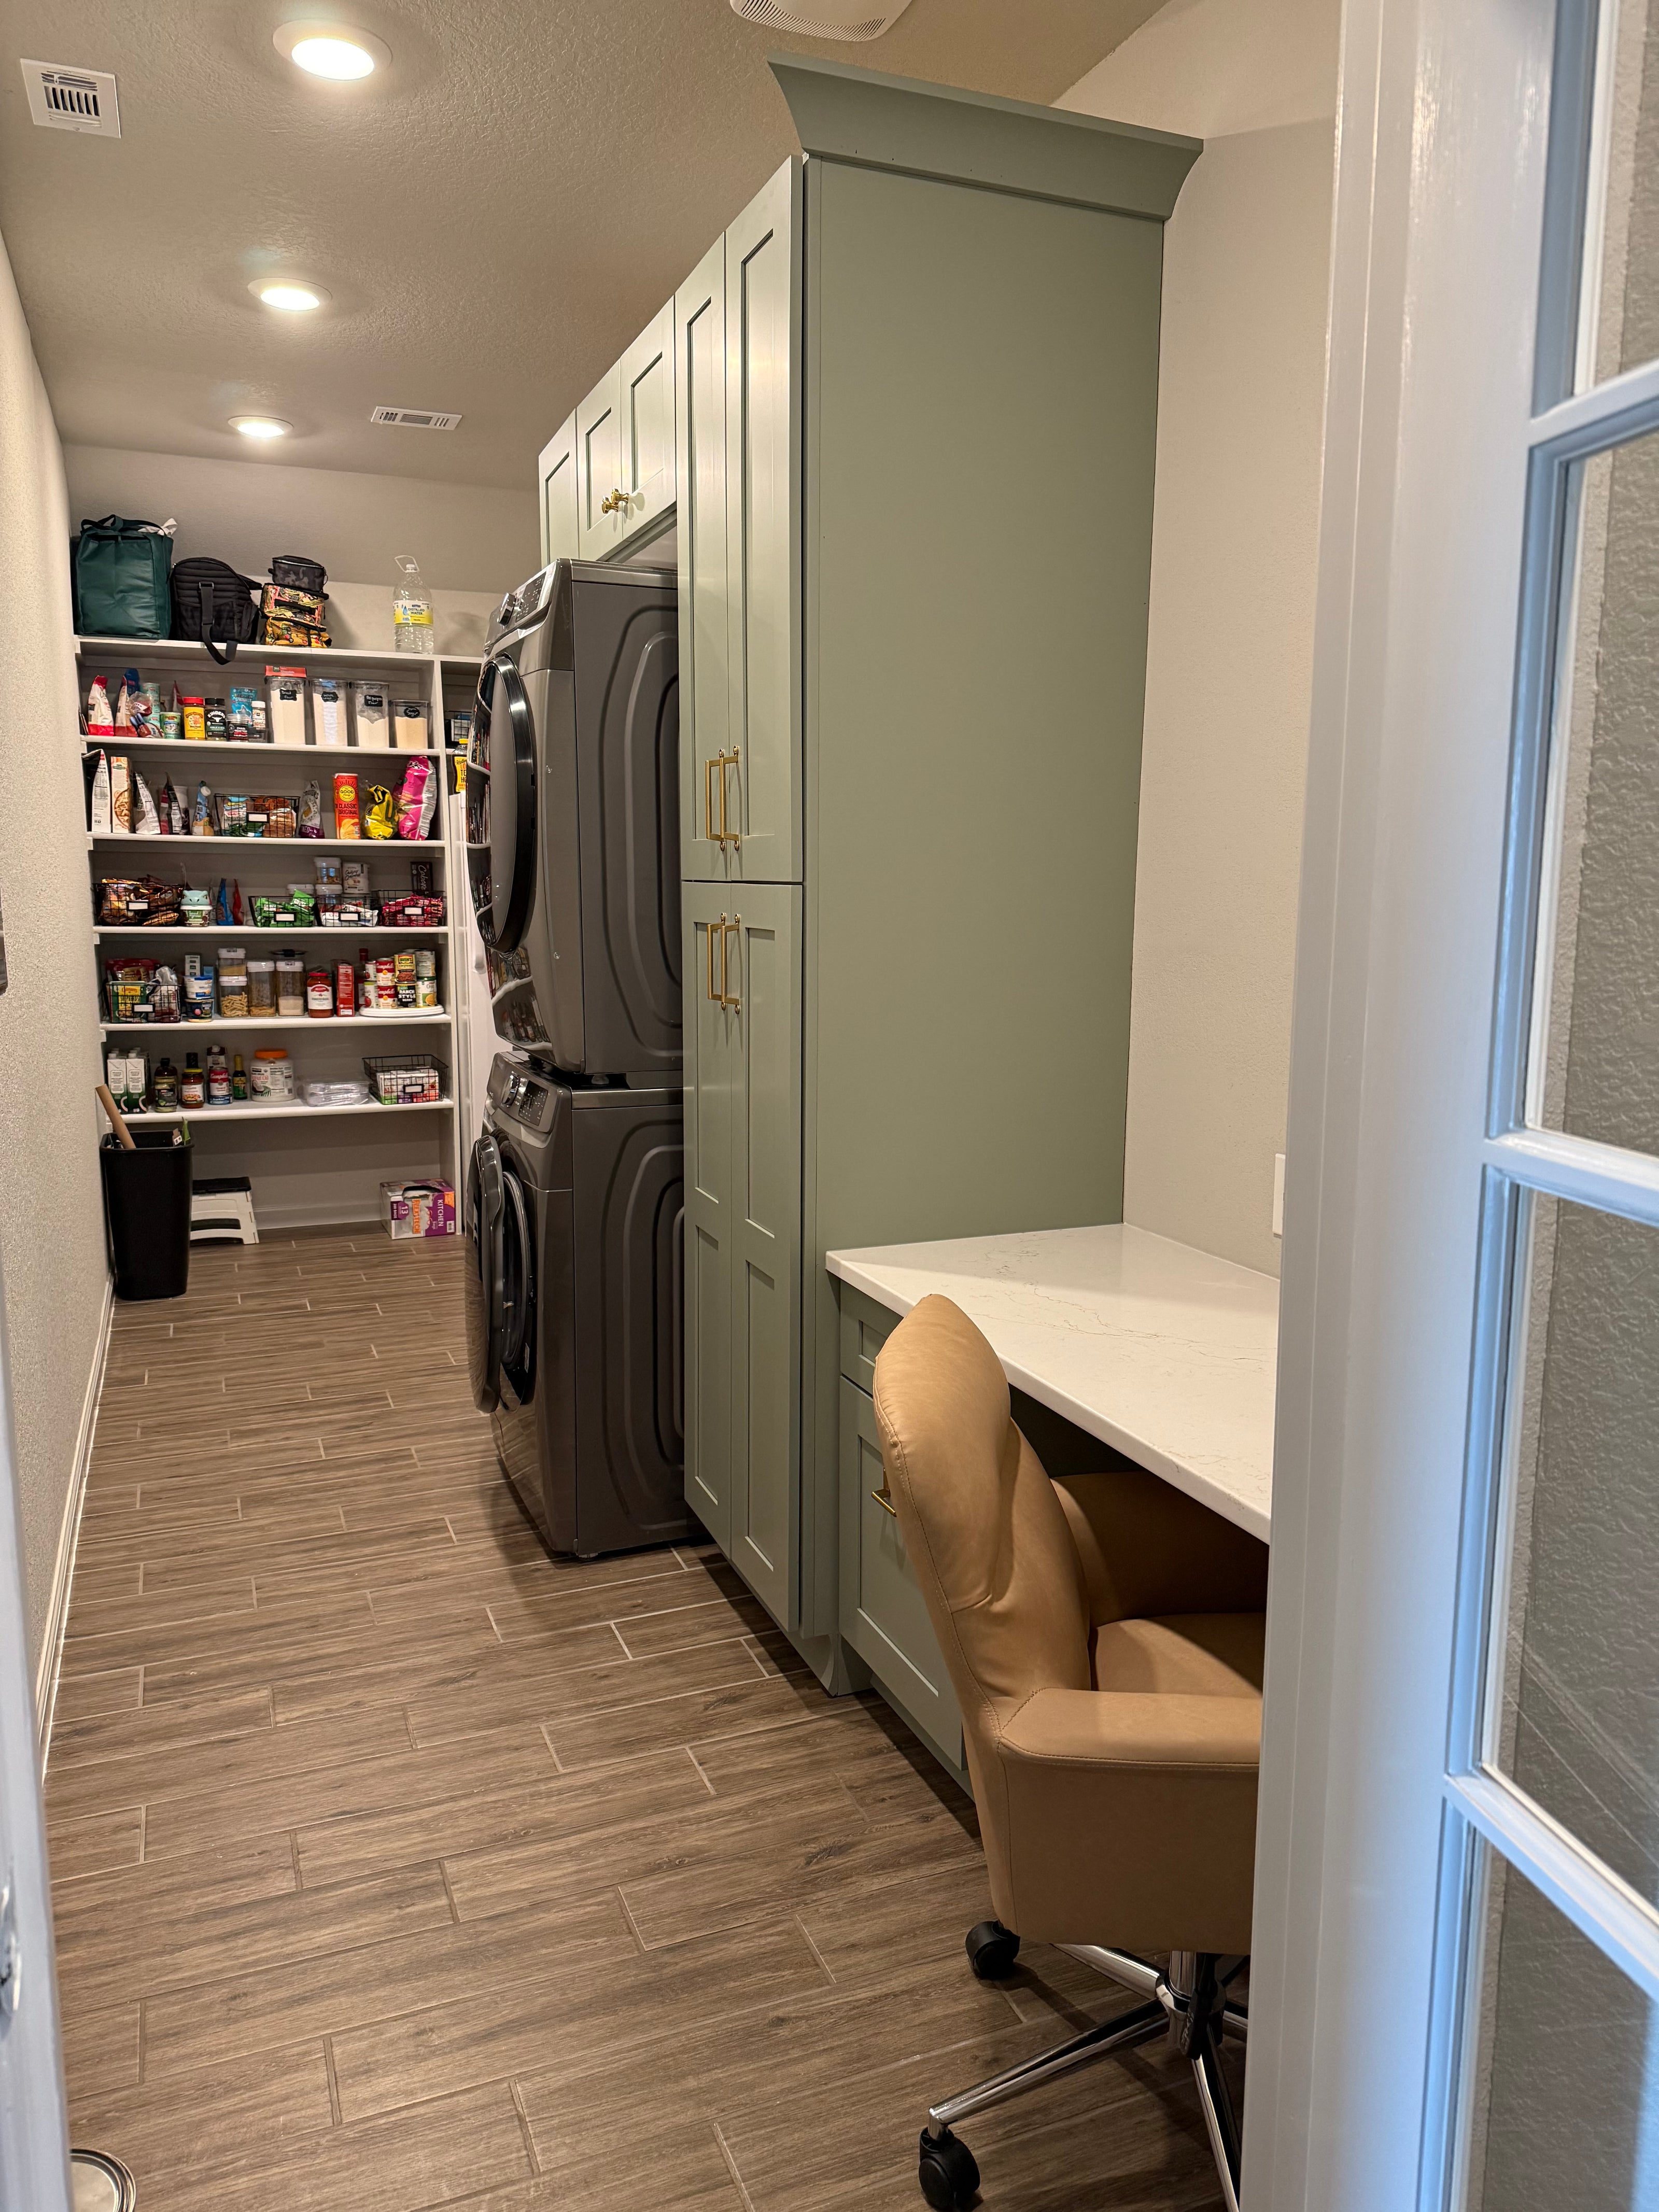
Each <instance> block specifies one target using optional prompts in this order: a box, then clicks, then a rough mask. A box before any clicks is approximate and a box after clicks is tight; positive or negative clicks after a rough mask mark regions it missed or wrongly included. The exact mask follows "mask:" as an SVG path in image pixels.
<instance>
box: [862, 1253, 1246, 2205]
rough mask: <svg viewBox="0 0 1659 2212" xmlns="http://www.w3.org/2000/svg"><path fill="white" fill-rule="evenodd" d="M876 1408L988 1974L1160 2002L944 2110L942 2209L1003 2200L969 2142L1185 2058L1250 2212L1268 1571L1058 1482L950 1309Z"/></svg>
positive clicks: (1218, 2148) (1097, 1492)
mask: <svg viewBox="0 0 1659 2212" xmlns="http://www.w3.org/2000/svg"><path fill="white" fill-rule="evenodd" d="M875 1401H876V1419H877V1421H878V1424H879V1426H880V1430H881V1439H882V1454H883V1459H884V1464H885V1467H886V1470H887V1482H888V1488H889V1491H890V1495H891V1497H892V1500H893V1504H894V1505H895V1506H896V1509H897V1512H898V1518H899V1523H900V1526H901V1528H902V1531H903V1534H904V1541H905V1547H906V1549H907V1550H908V1553H909V1556H910V1563H911V1565H912V1566H913V1567H914V1568H915V1573H916V1576H917V1578H918V1580H919V1581H920V1582H921V1588H922V1592H923V1595H925V1596H926V1598H927V1610H928V1613H929V1615H930V1616H931V1618H932V1620H933V1629H934V1632H935V1634H936V1635H937V1636H938V1638H939V1645H940V1648H941V1650H943V1652H944V1654H945V1664H946V1666H947V1667H948V1668H950V1672H951V1683H952V1685H953V1686H954V1687H955V1690H956V1693H957V1702H958V1704H959V1705H961V1708H962V1715H963V1733H964V1735H965V1737H966V1741H967V1752H968V1765H969V1772H970V1774H971V1776H972V1778H973V1784H974V1796H975V1800H976V1802H977V1803H978V1808H979V1814H980V1826H981V1832H982V1834H983V1838H984V1843H985V1856H986V1859H987V1863H988V1867H989V1871H990V1877H991V1899H992V1903H993V1904H994V1906H995V1909H996V1915H997V1917H996V1919H995V1920H994V1921H984V1922H981V1923H980V1925H979V1926H978V1927H977V1928H975V1929H973V1930H972V1932H971V1933H970V1934H969V1937H968V1954H969V1959H970V1960H971V1961H972V1964H973V1967H974V1971H975V1972H976V1973H977V1974H979V1975H980V1976H981V1978H987V1979H990V1978H996V1977H998V1976H1000V1975H1002V1974H1006V1973H1008V1972H1011V1971H1012V1966H1013V1963H1014V1960H1015V1957H1016V1955H1017V1954H1018V1949H1019V1945H1020V1942H1021V1940H1022V1938H1031V1939H1039V1940H1041V1941H1042V1942H1048V1943H1054V1944H1057V1945H1059V1946H1060V1948H1063V1949H1065V1950H1066V1951H1067V1952H1069V1953H1070V1954H1071V1955H1072V1956H1073V1957H1074V1958H1078V1959H1080V1960H1083V1961H1084V1962H1085V1964H1087V1965H1089V1966H1092V1967H1094V1968H1096V1969H1097V1971H1098V1972H1102V1973H1104V1974H1107V1975H1109V1977H1110V1978H1112V1979H1114V1980H1115V1981H1117V1982H1120V1983H1121V1984H1123V1985H1124V1986H1125V1987H1126V1988H1127V1989H1129V1990H1133V1992H1134V1993H1135V1994H1136V1995H1137V1996H1139V1997H1140V1998H1141V1999H1142V2000H1143V2002H1141V2003H1140V2004H1139V2005H1138V2006H1136V2007H1135V2008H1133V2010H1131V2011H1129V2012H1127V2013H1123V2014H1120V2015H1118V2016H1117V2018H1115V2020H1109V2021H1105V2022H1103V2024H1102V2025H1101V2026H1100V2027H1096V2028H1093V2029H1091V2030H1090V2031H1089V2033H1087V2034H1085V2035H1080V2036H1078V2037H1076V2038H1074V2039H1073V2041H1071V2042H1070V2043H1066V2044H1064V2045H1061V2046H1060V2048H1059V2049H1058V2050H1056V2051H1048V2052H1045V2053H1044V2054H1043V2055H1042V2057H1037V2058H1034V2059H1029V2060H1027V2061H1026V2062H1025V2063H1024V2064H1022V2065H1019V2066H1016V2067H1014V2068H1012V2069H1011V2070H1010V2071H1009V2072H1007V2073H1006V2074H1002V2075H998V2076H996V2078H995V2079H994V2080H993V2081H985V2082H981V2083H980V2084H979V2085H978V2086H977V2087H975V2088H972V2089H968V2090H965V2091H963V2093H961V2094H960V2095H957V2096H955V2097H951V2098H949V2099H947V2100H945V2102H944V2103H942V2104H939V2105H935V2106H933V2107H932V2109H931V2110H930V2112H929V2113H928V2116H927V2127H926V2128H925V2129H924V2130H923V2131H922V2136H921V2186H922V2193H923V2194H924V2196H925V2197H927V2202H928V2203H930V2204H932V2205H934V2206H937V2207H939V2208H940V2212H951V2208H953V2207H959V2206H962V2205H965V2204H966V2203H969V2201H970V2200H971V2198H972V2197H973V2193H974V2191H975V2189H976V2188H977V2187H978V2185H979V2170H978V2167H977V2166H975V2162H974V2160H973V2156H972V2154H971V2153H970V2152H969V2149H968V2148H967V2146H966V2144H965V2143H963V2142H962V2141H961V2139H960V2137H958V2136H957V2135H955V2134H954V2133H953V2131H952V2129H953V2123H955V2122H956V2121H957V2120H960V2119H963V2118H967V2116H968V2115H969V2113H970V2112H980V2111H982V2110H984V2109H985V2108H986V2107H987V2106H991V2105H997V2104H1001V2103H1003V2102H1004V2101H1005V2100H1006V2099H1007V2098H1009V2097H1012V2096H1017V2095H1018V2094H1020V2093H1021V2092H1023V2091H1024V2090H1025V2089H1028V2088H1032V2087H1036V2085H1037V2084H1038V2083H1040V2082H1042V2081H1052V2080H1053V2079H1054V2077H1055V2075H1059V2074H1062V2073H1066V2072H1068V2071H1069V2070H1070V2069H1072V2068H1073V2067H1076V2066H1079V2065H1083V2064H1085V2063H1089V2062H1090V2061H1091V2060H1093V2059H1096V2058H1103V2057H1110V2056H1113V2055H1116V2054H1121V2052H1123V2051H1127V2050H1130V2049H1132V2048H1133V2047H1134V2046H1135V2045H1138V2044H1141V2043H1146V2042H1148V2041H1150V2040H1151V2039H1152V2038H1153V2037H1154V2036H1157V2035H1160V2034H1163V2033H1169V2034H1170V2035H1171V2036H1172V2037H1173V2039H1175V2041H1176V2043H1177V2045H1179V2047H1180V2049H1181V2050H1182V2052H1183V2053H1184V2054H1185V2055H1186V2056H1187V2057H1188V2058H1189V2059H1190V2060H1191V2062H1192V2067H1193V2072H1194V2075H1195V2077H1196V2080H1197V2085H1198V2093H1199V2099H1200V2104H1201V2106H1202V2107H1203V2112H1204V2117H1205V2121H1206V2126H1207V2128H1208V2130H1209V2135H1210V2142H1211V2145H1212V2148H1213V2150H1214V2152H1215V2159H1216V2166H1217V2168H1218V2172H1219V2173H1220V2176H1221V2182H1222V2190H1223V2194H1224V2196H1225V2199H1226V2202H1227V2204H1228V2206H1229V2208H1230V2212H1237V2202H1238V2163H1239V2157H1238V2153H1239V2145H1238V2128H1237V2121H1236V2118H1235V2117H1234V2112H1233V2107H1232V2102H1231V2097H1230V2095H1229V2093H1228V2088H1227V2083H1226V2080H1225V2075H1223V2072H1222V2069H1221V2065H1220V2061H1219V2057H1218V2046H1219V2044H1220V2039H1221V2036H1222V2033H1223V2031H1224V2027H1225V2030H1226V2031H1227V2032H1229V2033H1236V2034H1239V2035H1242V2034H1243V2033H1244V2032H1245V2028H1246V2022H1245V2019H1244V2015H1243V2010H1242V2008H1239V2007H1237V2005H1235V2004H1233V2003H1231V2002H1230V2001H1229V1999H1228V1996H1227V1993H1226V1992H1227V1985H1228V1984H1229V1983H1230V1982H1231V1981H1232V1980H1233V1978H1235V1977H1236V1976H1237V1972H1239V1970H1240V1968H1241V1967H1242V1966H1243V1964H1244V1963H1245V1959H1246V1956H1247V1954H1248V1953H1249V1948H1250V1888H1251V1880H1252V1875H1253V1873H1254V1866H1255V1796H1256V1766H1257V1757H1258V1750H1259V1745H1260V1739H1261V1651H1262V1638H1263V1628H1264V1619H1265V1617H1264V1613H1263V1610H1262V1608H1263V1607H1264V1606H1265V1604H1266V1602H1267V1547H1266V1546H1265V1545H1263V1544H1261V1543H1258V1542H1257V1541H1256V1540H1255V1538H1254V1537H1252V1536H1249V1535H1247V1534H1245V1533H1244V1532H1243V1530H1241V1529H1238V1528H1233V1527H1232V1526H1231V1524H1230V1523H1228V1522H1225V1521H1223V1520H1221V1519H1220V1518H1219V1517H1218V1516H1217V1515H1215V1514H1212V1513H1210V1512H1207V1511H1206V1510H1205V1509H1204V1508H1203V1507H1202V1506H1200V1505H1197V1504H1194V1503H1193V1501H1192V1500H1191V1499H1189V1498H1185V1497H1183V1496H1182V1494H1181V1493H1180V1492H1178V1491H1176V1490H1175V1489H1173V1488H1172V1487H1171V1486H1170V1485H1169V1484H1167V1483H1165V1482H1164V1481H1162V1480H1160V1479H1159V1478H1158V1476H1156V1475H1152V1474H1146V1473H1145V1472H1144V1471H1143V1470H1141V1469H1140V1468H1118V1469H1115V1470H1113V1471H1111V1472H1109V1473H1103V1474H1082V1475H1073V1476H1069V1477H1067V1478H1065V1479H1064V1480H1060V1481H1050V1480H1049V1479H1048V1475H1047V1474H1045V1473H1044V1472H1043V1468H1042V1462H1041V1461H1040V1460H1039V1459H1038V1458H1037V1456H1036V1453H1035V1452H1034V1451H1033V1450H1032V1449H1031V1447H1030V1444H1029V1443H1027V1442H1026V1441H1025V1438H1024V1437H1023V1436H1022V1435H1021V1434H1020V1431H1019V1430H1018V1427H1017V1426H1016V1425H1015V1424H1014V1422H1013V1419H1012V1416H1011V1414H1010V1412H1009V1403H1008V1386H1007V1383H1006V1381H1005V1379H1004V1377H1003V1373H1002V1370H1001V1368H1000V1365H999V1364H998V1362H997V1358H996V1355H995V1353H994V1352H993V1351H992V1350H991V1347H990V1346H989V1345H988V1344H987V1342H986V1340H985V1339H984V1338H983V1337H982V1336H981V1334H980V1333H979V1331H978V1330H977V1329H976V1328H975V1327H974V1325H973V1323H972V1322H970V1321H969V1319H968V1316H966V1315H965V1314H964V1313H963V1311H962V1310H961V1309H960V1308H959V1307H957V1306H955V1305H953V1304H951V1301H950V1300H949V1299H948V1298H940V1297H930V1298H924V1299H923V1300H922V1302H921V1304H920V1305H919V1306H917V1307H916V1309H915V1311H914V1312H913V1313H912V1314H910V1315H909V1316H908V1317H907V1318H906V1319H905V1320H904V1321H902V1322H900V1323H899V1326H898V1327H897V1328H896V1329H895V1330H894V1331H893V1334H891V1335H890V1337H889V1338H888V1340H887V1342H886V1344H885V1345H884V1346H883V1348H882V1352H881V1355H880V1357H879V1358H878V1360H877V1362H876V1389H875ZM1106 1946H1112V1947H1117V1946H1121V1947H1122V1948H1105V1947H1106ZM1155 1954H1169V1955H1170V1964H1169V1966H1167V1968H1164V1969H1163V1970H1160V1969H1159V1967H1158V1966H1156V1965H1155V1964H1153V1963H1152V1960H1153V1957H1154V1955H1155Z"/></svg>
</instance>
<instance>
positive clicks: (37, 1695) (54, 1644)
mask: <svg viewBox="0 0 1659 2212" xmlns="http://www.w3.org/2000/svg"><path fill="white" fill-rule="evenodd" d="M114 1316H115V1279H114V1278H113V1276H112V1277H111V1278H110V1279H109V1280H108V1281H107V1282H106V1284H105V1285H104V1303H103V1306H102V1308H101V1310H100V1312H99V1316H98V1342H97V1344H96V1346H95V1347H94V1351H93V1355H92V1372H91V1373H90V1374H89V1375H88V1377H87V1395H86V1397H85V1399H84V1400H83V1401H82V1406H81V1425H80V1428H79V1430H78V1431H77V1432H76V1439H75V1466H74V1468H73V1471H72V1472H71V1474H70V1486H69V1496H68V1497H67V1498H65V1499H64V1522H63V1526H62V1528H60V1529H59V1531H58V1558H57V1561H56V1563H55V1565H53V1567H52V1597H51V1600H50V1602H49V1603H48V1605H47V1607H46V1637H45V1638H44V1640H43V1642H42V1644H41V1649H40V1669H39V1671H38V1673H37V1674H36V1675H35V1680H34V1713H35V1733H36V1738H37V1741H36V1750H37V1753H38V1754H39V1758H38V1764H39V1765H40V1772H41V1774H42V1775H43V1776H44V1775H45V1773H46V1754H47V1753H48V1752H49V1751H50V1749H51V1747H52V1709H53V1707H54V1706H55V1705H56V1704H57V1702H58V1668H59V1665H60V1664H61V1662H62V1660H63V1656H64V1628H65V1626H67V1624H68V1620H69V1601H70V1583H71V1582H72V1580H73V1579H74V1576H75V1551H76V1545H77V1544H78V1543H79V1541H80V1539H81V1509H82V1505H83V1504H85V1502H86V1495H87V1476H88V1474H89V1472H90V1471H91V1468H92V1440H93V1436H94V1431H96V1429H97V1426H98V1400H99V1396H100V1393H101V1392H102V1390H103V1387H104V1367H105V1364H106V1361H107V1360H108V1358H109V1337H110V1328H111V1324H112V1322H113V1319H114Z"/></svg>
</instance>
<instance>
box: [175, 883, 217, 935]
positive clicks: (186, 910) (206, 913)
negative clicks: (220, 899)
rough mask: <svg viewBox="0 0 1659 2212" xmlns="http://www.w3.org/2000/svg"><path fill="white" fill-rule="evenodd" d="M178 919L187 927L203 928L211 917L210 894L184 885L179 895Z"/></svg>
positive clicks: (211, 904)
mask: <svg viewBox="0 0 1659 2212" xmlns="http://www.w3.org/2000/svg"><path fill="white" fill-rule="evenodd" d="M212 919H213V900H212V898H211V896H210V894H209V893H208V892H206V891H199V890H191V889H190V888H189V887H186V888H185V890H184V891H183V892H182V893H181V894H180V896H179V920H180V921H182V922H183V923H184V924H185V927H186V928H187V929H205V928H206V927H207V926H208V924H209V923H210V921H212Z"/></svg>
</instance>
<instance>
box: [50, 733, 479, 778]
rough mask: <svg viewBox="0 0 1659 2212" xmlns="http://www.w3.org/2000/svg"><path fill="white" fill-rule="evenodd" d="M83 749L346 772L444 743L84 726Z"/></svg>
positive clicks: (424, 754)
mask: <svg viewBox="0 0 1659 2212" xmlns="http://www.w3.org/2000/svg"><path fill="white" fill-rule="evenodd" d="M81 745H82V750H83V751H84V752H86V753H88V754H92V753H100V752H101V753H155V754H156V755H157V756H158V757H159V756H163V755H165V756H166V757H168V758H173V757H175V756H177V755H179V754H181V753H182V754H185V755H187V756H188V757H190V758H191V759H193V760H200V759H203V758H206V759H210V760H222V759H224V758H225V757H227V756H228V755H234V757H235V758H236V759H238V760H247V759H249V758H250V757H251V758H252V759H254V760H259V761H304V762H305V763H307V766H310V765H311V764H312V763H314V762H317V761H319V760H324V761H335V762H337V763H339V768H338V770H337V773H341V774H343V773H344V771H345V770H346V769H349V767H350V765H351V763H352V762H353V761H360V760H402V761H411V760H430V759H431V758H432V756H433V755H434V753H436V752H442V751H443V750H445V748H444V747H443V746H441V745H424V746H422V745H273V744H264V743H261V742H249V741H247V740H246V739H243V738H152V737H149V736H147V735H146V734H144V733H143V732H142V731H138V730H83V731H82V732H81Z"/></svg>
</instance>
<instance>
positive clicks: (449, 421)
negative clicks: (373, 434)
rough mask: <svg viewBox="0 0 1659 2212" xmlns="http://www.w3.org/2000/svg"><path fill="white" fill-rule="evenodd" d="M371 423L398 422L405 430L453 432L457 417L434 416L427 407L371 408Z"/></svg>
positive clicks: (369, 415)
mask: <svg viewBox="0 0 1659 2212" xmlns="http://www.w3.org/2000/svg"><path fill="white" fill-rule="evenodd" d="M368 419H369V421H370V422H400V423H401V424H402V425H403V427H404V429H405V430H453V428H455V425H456V424H457V423H458V422H459V421H460V419H461V418H460V416H459V415H435V414H434V413H433V412H432V410H431V409H430V408H428V407H371V408H370V409H369V410H368Z"/></svg>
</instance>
